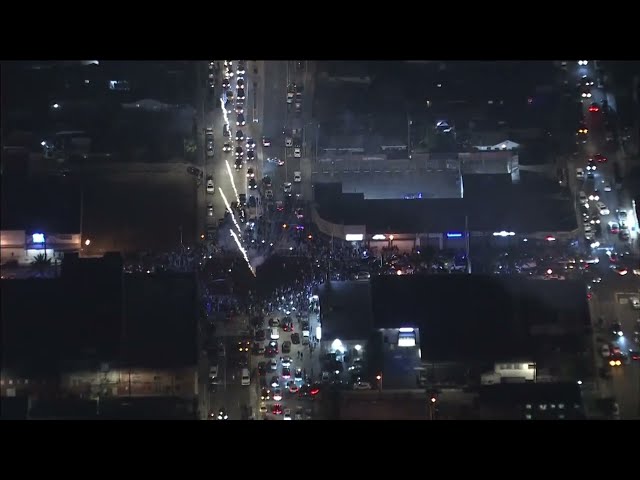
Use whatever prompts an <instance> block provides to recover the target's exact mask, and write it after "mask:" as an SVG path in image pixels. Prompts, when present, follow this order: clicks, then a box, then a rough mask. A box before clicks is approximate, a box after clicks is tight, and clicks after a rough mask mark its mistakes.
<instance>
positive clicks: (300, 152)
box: [293, 147, 302, 158]
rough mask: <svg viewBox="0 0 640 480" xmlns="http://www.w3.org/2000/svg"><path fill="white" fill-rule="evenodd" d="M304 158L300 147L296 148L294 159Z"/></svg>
mask: <svg viewBox="0 0 640 480" xmlns="http://www.w3.org/2000/svg"><path fill="white" fill-rule="evenodd" d="M301 156H302V149H301V148H300V147H296V148H294V149H293V157H294V158H300V157H301Z"/></svg>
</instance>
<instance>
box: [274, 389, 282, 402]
mask: <svg viewBox="0 0 640 480" xmlns="http://www.w3.org/2000/svg"><path fill="white" fill-rule="evenodd" d="M273 399H274V400H275V401H276V402H279V401H280V400H282V389H281V388H276V389H274V390H273Z"/></svg>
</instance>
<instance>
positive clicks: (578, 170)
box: [576, 168, 585, 180]
mask: <svg viewBox="0 0 640 480" xmlns="http://www.w3.org/2000/svg"><path fill="white" fill-rule="evenodd" d="M576 177H577V178H578V180H584V177H585V175H584V170H583V169H582V168H576Z"/></svg>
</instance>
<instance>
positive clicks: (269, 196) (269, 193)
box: [264, 190, 273, 200]
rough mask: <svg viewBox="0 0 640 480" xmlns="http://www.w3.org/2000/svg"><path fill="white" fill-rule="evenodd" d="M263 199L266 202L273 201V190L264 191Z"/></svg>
mask: <svg viewBox="0 0 640 480" xmlns="http://www.w3.org/2000/svg"><path fill="white" fill-rule="evenodd" d="M264 197H265V198H266V199H267V200H273V190H265V192H264Z"/></svg>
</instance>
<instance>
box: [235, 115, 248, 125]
mask: <svg viewBox="0 0 640 480" xmlns="http://www.w3.org/2000/svg"><path fill="white" fill-rule="evenodd" d="M246 124H247V122H246V120H245V119H244V114H242V113H239V114H238V116H237V117H236V126H238V127H244V126H245V125H246Z"/></svg>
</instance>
